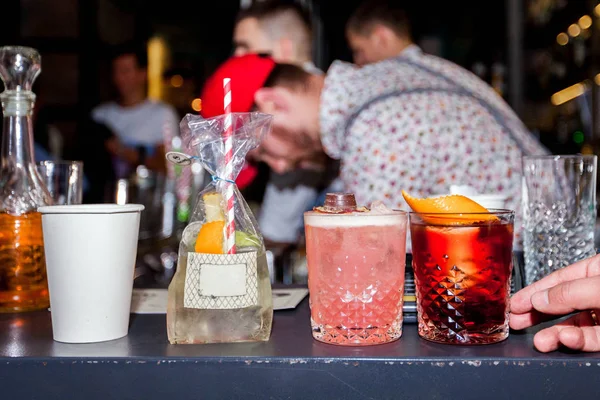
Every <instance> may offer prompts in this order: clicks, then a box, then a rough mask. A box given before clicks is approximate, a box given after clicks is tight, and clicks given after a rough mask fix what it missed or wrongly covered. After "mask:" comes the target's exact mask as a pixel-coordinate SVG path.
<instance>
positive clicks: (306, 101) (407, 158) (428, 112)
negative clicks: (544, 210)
mask: <svg viewBox="0 0 600 400" xmlns="http://www.w3.org/2000/svg"><path fill="white" fill-rule="evenodd" d="M256 70H260V71H261V74H255V73H252V72H251V71H256ZM218 73H219V74H223V76H229V77H230V78H231V79H232V82H235V81H237V80H242V81H244V83H243V85H244V87H246V88H247V90H249V91H250V92H252V93H244V94H242V93H237V96H244V98H246V99H248V98H250V97H251V96H252V95H253V96H254V101H255V105H256V108H257V109H258V110H259V111H261V112H264V113H268V114H272V115H273V116H274V118H273V130H272V132H271V133H270V134H269V135H267V137H266V138H265V140H264V141H263V143H262V144H261V145H260V146H259V148H258V149H257V150H256V151H255V154H254V156H255V157H256V158H258V159H260V160H262V161H264V162H266V163H267V164H268V165H269V166H270V167H271V169H272V170H274V171H276V172H278V173H284V172H286V171H291V170H294V169H297V168H307V167H310V166H312V165H314V163H315V161H316V160H318V159H319V157H322V156H323V154H325V153H326V154H327V155H328V156H329V157H331V158H333V159H336V160H340V161H341V168H340V179H341V181H342V182H343V186H344V190H345V191H349V192H353V193H355V195H356V199H357V201H358V202H359V203H361V204H364V205H367V204H370V203H371V202H373V201H375V200H382V201H384V203H385V204H386V205H387V206H388V207H392V208H401V209H408V207H407V205H406V203H405V201H404V199H403V196H402V194H401V191H402V190H406V191H408V192H409V193H411V194H413V193H414V196H417V197H427V196H433V195H441V194H447V193H449V192H450V186H451V185H468V186H471V187H473V188H474V189H475V191H477V192H479V193H484V194H494V193H500V194H503V195H505V196H506V198H507V203H506V206H507V208H510V209H514V210H516V211H517V212H518V214H520V212H519V210H520V209H521V208H520V198H521V179H522V165H521V160H522V157H523V156H524V155H534V154H547V150H546V149H545V148H544V147H543V146H542V145H541V144H540V142H539V141H538V140H537V139H536V138H535V137H534V136H533V135H532V134H531V133H530V132H529V131H528V130H527V128H526V127H525V125H524V124H523V123H522V122H521V120H520V119H519V117H518V116H517V115H516V114H515V113H514V111H513V110H511V109H510V107H509V106H508V105H507V104H506V102H505V101H504V100H503V99H502V98H501V97H500V96H498V94H497V93H496V92H495V91H494V90H493V89H492V88H491V87H490V86H489V85H487V84H486V83H485V82H483V81H481V80H480V79H479V78H477V77H476V76H475V75H473V74H471V73H470V72H469V71H466V70H464V69H462V68H461V67H459V66H457V65H456V64H453V63H451V62H449V61H446V60H443V59H441V58H438V57H435V56H431V55H427V54H424V53H422V52H421V51H411V52H407V53H406V54H404V53H403V54H401V55H400V56H399V57H396V58H392V59H387V60H384V61H380V62H377V63H373V64H369V65H366V66H364V67H362V68H359V67H357V66H355V65H352V64H348V63H344V62H340V61H336V62H334V63H333V64H332V66H331V67H330V68H329V70H328V71H327V74H326V75H321V74H311V73H309V72H307V71H305V70H304V69H302V68H300V67H298V66H294V65H289V64H274V63H271V62H268V61H265V59H263V58H260V57H257V56H255V57H247V58H243V57H242V58H233V59H231V60H229V61H228V62H227V63H225V64H224V65H223V66H222V67H221V68H220V69H219V72H218ZM267 75H268V77H267V78H266V79H265V76H267ZM248 80H252V82H248ZM260 86H262V88H260V89H258V90H256V89H255V88H257V87H260ZM233 90H234V93H236V92H235V90H236V89H235V88H234V89H233ZM234 95H235V94H234ZM247 101H248V104H249V103H250V100H247ZM249 107H251V106H249ZM516 244H517V245H519V243H516Z"/></svg>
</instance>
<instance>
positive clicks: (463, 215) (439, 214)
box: [402, 190, 498, 225]
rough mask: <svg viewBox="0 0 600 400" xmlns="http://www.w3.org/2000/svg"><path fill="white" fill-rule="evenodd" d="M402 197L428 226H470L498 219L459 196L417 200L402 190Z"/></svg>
mask: <svg viewBox="0 0 600 400" xmlns="http://www.w3.org/2000/svg"><path fill="white" fill-rule="evenodd" d="M402 196H403V197H404V200H406V202H407V203H408V205H409V206H410V208H411V209H412V210H413V211H414V212H416V213H418V214H420V215H419V216H420V217H421V218H422V219H423V221H425V222H427V223H429V224H434V225H470V224H473V223H478V222H493V221H498V217H496V216H495V215H494V214H492V213H490V212H489V211H488V209H487V208H485V207H483V206H482V205H481V204H479V203H477V202H475V201H473V200H471V199H470V198H468V197H466V196H462V195H459V194H453V195H448V196H441V197H431V198H426V199H418V198H415V197H412V196H411V195H409V194H408V193H406V192H405V191H404V190H403V191H402ZM428 214H429V215H428Z"/></svg>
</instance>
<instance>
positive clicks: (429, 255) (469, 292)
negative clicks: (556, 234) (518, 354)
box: [410, 210, 514, 345]
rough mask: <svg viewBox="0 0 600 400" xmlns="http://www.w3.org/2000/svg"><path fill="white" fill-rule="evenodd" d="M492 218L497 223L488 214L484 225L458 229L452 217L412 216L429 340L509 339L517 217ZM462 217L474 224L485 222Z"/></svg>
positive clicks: (421, 313) (424, 332)
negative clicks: (514, 225) (510, 299)
mask: <svg viewBox="0 0 600 400" xmlns="http://www.w3.org/2000/svg"><path fill="white" fill-rule="evenodd" d="M490 212H491V214H492V215H493V216H494V217H495V218H493V219H490V218H489V216H490V214H485V218H482V219H480V220H479V221H484V222H473V223H468V224H465V223H464V222H463V223H460V224H457V223H455V222H453V221H452V220H451V218H447V217H446V216H448V214H417V213H411V214H410V233H411V241H412V256H413V270H414V273H415V283H416V292H417V313H418V322H419V328H418V329H419V336H421V337H422V338H423V339H427V340H430V341H432V342H437V343H447V344H460V345H470V344H490V343H496V342H499V341H502V340H504V339H506V338H507V337H508V331H509V329H508V311H509V297H510V279H511V274H512V267H513V264H512V260H513V257H512V245H513V221H514V213H513V212H512V211H508V210H491V211H490ZM460 215H461V217H462V218H465V217H466V219H468V220H469V221H478V216H481V217H483V215H481V214H464V213H463V214H460ZM444 218H447V221H448V222H447V223H445V222H444ZM463 221H464V220H463Z"/></svg>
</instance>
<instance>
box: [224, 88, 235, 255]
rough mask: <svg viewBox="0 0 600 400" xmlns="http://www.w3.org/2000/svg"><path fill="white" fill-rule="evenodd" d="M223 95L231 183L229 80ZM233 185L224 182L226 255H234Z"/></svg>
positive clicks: (230, 179)
mask: <svg viewBox="0 0 600 400" xmlns="http://www.w3.org/2000/svg"><path fill="white" fill-rule="evenodd" d="M223 91H224V93H225V97H224V101H223V106H224V110H225V126H224V132H223V135H224V139H225V177H224V178H225V179H227V180H229V181H233V121H232V119H233V118H232V115H231V79H230V78H225V79H223ZM233 200H234V197H233V184H232V183H230V182H225V201H226V202H227V213H226V215H227V217H226V218H227V221H226V225H225V242H226V243H227V254H235V210H234V201H233Z"/></svg>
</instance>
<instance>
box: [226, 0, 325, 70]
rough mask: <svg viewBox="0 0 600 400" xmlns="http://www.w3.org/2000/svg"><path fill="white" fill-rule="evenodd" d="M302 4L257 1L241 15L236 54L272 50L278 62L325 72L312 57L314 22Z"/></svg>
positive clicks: (234, 35)
mask: <svg viewBox="0 0 600 400" xmlns="http://www.w3.org/2000/svg"><path fill="white" fill-rule="evenodd" d="M311 25H312V24H311V22H310V17H309V16H308V15H307V14H306V13H305V11H304V10H303V9H302V7H301V6H299V5H297V4H294V3H283V2H281V1H266V2H256V3H254V4H253V5H252V6H250V7H249V8H247V9H245V10H242V11H241V12H240V13H239V15H238V16H237V20H236V23H235V29H234V32H233V46H234V55H236V56H243V55H245V54H248V53H257V54H268V55H270V56H271V57H273V59H275V60H276V61H277V62H281V63H290V64H296V65H299V66H301V67H303V68H304V69H306V70H307V71H309V72H315V73H319V72H321V71H320V70H319V69H318V68H317V67H316V66H315V64H314V63H313V61H312V26H311Z"/></svg>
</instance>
